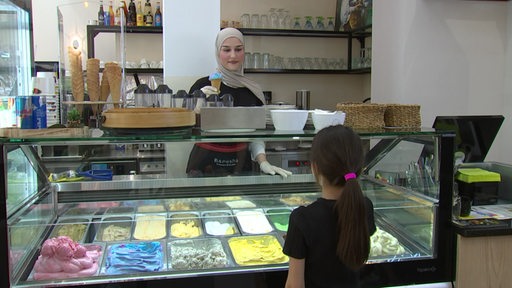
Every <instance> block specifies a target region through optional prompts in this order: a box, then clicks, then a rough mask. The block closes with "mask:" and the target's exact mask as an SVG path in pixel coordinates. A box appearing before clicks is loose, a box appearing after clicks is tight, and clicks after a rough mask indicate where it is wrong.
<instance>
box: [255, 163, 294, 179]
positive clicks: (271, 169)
mask: <svg viewBox="0 0 512 288" xmlns="http://www.w3.org/2000/svg"><path fill="white" fill-rule="evenodd" d="M260 170H261V171H263V172H264V173H266V174H270V175H276V173H277V174H279V175H281V176H282V177H283V178H286V177H288V176H290V175H292V172H290V171H288V170H284V169H283V168H280V167H277V166H274V165H272V164H270V163H269V162H268V161H263V162H261V163H260Z"/></svg>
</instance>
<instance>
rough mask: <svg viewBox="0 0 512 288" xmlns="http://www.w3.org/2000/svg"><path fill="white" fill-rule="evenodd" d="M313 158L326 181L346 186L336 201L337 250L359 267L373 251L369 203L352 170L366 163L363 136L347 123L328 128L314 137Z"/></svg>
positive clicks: (350, 265)
mask: <svg viewBox="0 0 512 288" xmlns="http://www.w3.org/2000/svg"><path fill="white" fill-rule="evenodd" d="M311 161H312V163H314V164H315V166H316V171H317V173H318V174H320V175H322V176H323V178H324V179H325V181H328V182H329V183H330V184H331V185H334V186H338V187H340V189H343V191H342V193H341V194H340V197H339V198H338V200H337V201H336V205H335V211H336V215H337V218H338V221H337V223H338V231H337V232H338V240H337V249H336V254H337V256H338V258H339V259H340V261H342V262H343V263H344V264H345V265H346V266H347V267H349V268H351V269H353V270H357V269H359V268H360V267H361V266H362V265H363V264H364V263H365V262H366V260H368V254H369V252H370V235H369V231H368V221H367V219H366V217H367V215H366V207H365V205H366V203H365V199H364V195H363V192H362V190H361V187H360V185H359V182H358V181H357V179H356V178H355V177H354V176H355V175H353V174H352V173H355V174H357V175H358V174H359V173H360V172H361V169H362V166H363V163H364V153H363V145H362V143H361V139H360V138H359V135H357V134H356V133H355V132H354V131H352V129H350V128H348V127H346V126H342V125H336V126H329V127H327V128H324V129H322V130H320V131H319V132H318V134H317V135H316V136H315V139H314V140H313V146H312V148H311ZM345 175H350V177H345Z"/></svg>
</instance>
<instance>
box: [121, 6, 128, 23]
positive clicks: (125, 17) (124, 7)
mask: <svg viewBox="0 0 512 288" xmlns="http://www.w3.org/2000/svg"><path fill="white" fill-rule="evenodd" d="M121 4H122V6H123V12H124V19H127V18H128V5H126V1H121ZM125 25H126V22H125Z"/></svg>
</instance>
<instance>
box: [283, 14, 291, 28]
mask: <svg viewBox="0 0 512 288" xmlns="http://www.w3.org/2000/svg"><path fill="white" fill-rule="evenodd" d="M284 29H292V16H290V11H284Z"/></svg>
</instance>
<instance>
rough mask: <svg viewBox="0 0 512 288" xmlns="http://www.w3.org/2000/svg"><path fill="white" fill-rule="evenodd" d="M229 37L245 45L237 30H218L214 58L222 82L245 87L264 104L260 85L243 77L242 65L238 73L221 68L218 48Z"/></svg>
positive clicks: (230, 85)
mask: <svg viewBox="0 0 512 288" xmlns="http://www.w3.org/2000/svg"><path fill="white" fill-rule="evenodd" d="M231 37H235V38H237V39H238V40H240V42H242V44H244V45H245V43H244V36H243V34H242V33H241V32H240V31H238V29H235V28H230V27H228V28H224V29H222V30H220V32H219V34H217V39H216V40H215V57H216V59H217V70H218V71H219V72H220V73H221V74H222V82H223V83H224V84H226V85H228V86H229V87H233V88H241V87H247V88H248V89H249V90H251V91H252V93H254V95H256V97H258V98H259V99H260V100H261V102H262V103H265V97H264V96H263V91H262V90H261V87H260V85H258V84H257V83H256V82H254V81H253V80H251V79H249V78H247V77H245V76H244V67H243V66H244V65H243V63H242V65H241V66H240V69H239V70H238V71H229V70H228V69H226V68H225V67H224V66H222V64H221V61H220V58H219V54H220V48H221V47H222V43H224V41H225V40H226V39H228V38H231Z"/></svg>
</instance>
